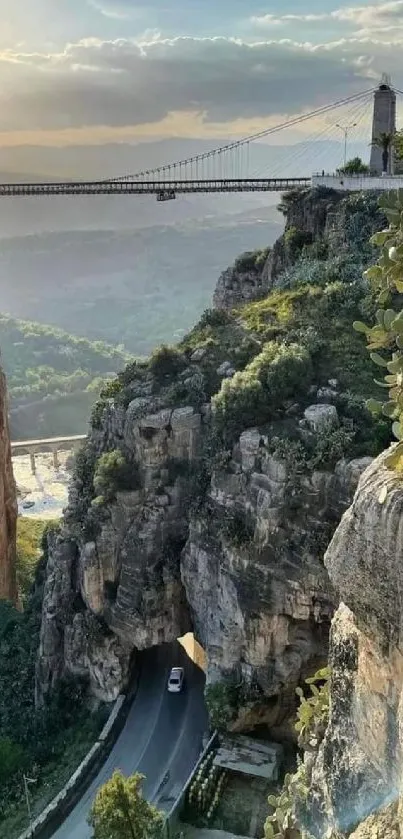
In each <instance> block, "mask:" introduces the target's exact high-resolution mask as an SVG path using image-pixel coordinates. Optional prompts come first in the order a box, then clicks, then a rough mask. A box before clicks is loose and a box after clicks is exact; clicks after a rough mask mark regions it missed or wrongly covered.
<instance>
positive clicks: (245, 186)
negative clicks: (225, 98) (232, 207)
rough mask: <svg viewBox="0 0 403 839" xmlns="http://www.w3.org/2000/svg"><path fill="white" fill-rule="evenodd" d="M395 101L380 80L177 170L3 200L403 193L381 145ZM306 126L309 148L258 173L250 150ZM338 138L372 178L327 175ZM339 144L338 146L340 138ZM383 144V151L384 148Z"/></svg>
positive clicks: (5, 190) (171, 166)
mask: <svg viewBox="0 0 403 839" xmlns="http://www.w3.org/2000/svg"><path fill="white" fill-rule="evenodd" d="M398 94H402V91H400V90H398V89H397V88H395V87H393V86H392V84H391V82H390V79H389V77H387V76H383V78H382V81H381V83H380V84H379V85H378V86H377V87H372V88H370V89H368V90H365V91H362V92H361V93H357V94H354V95H351V96H348V97H345V98H344V99H340V100H338V101H336V102H333V103H331V104H328V105H323V106H321V107H318V108H316V109H315V110H313V111H310V112H309V113H306V114H303V115H300V116H297V117H292V118H290V119H288V120H286V121H284V122H282V123H280V124H279V125H275V126H272V127H270V128H267V129H264V130H262V131H259V132H258V133H255V134H251V135H249V136H247V137H243V138H241V139H240V140H234V141H233V142H229V143H227V144H224V145H221V146H220V147H218V148H212V149H211V150H208V151H204V152H202V153H200V154H195V155H193V156H191V157H187V158H184V159H182V160H178V161H176V162H173V163H166V164H164V165H161V166H157V167H154V168H149V169H144V170H142V171H139V172H136V173H134V174H133V173H132V174H125V175H120V176H118V177H114V178H108V179H102V180H70V179H66V180H64V181H52V182H44V183H37V182H32V183H20V182H18V183H0V197H3V198H6V197H14V198H15V197H41V196H58V195H59V196H60V195H66V196H68V195H70V196H74V195H76V196H77V195H86V196H91V195H137V196H141V195H154V196H156V198H157V200H158V201H170V200H173V199H175V198H176V197H177V196H178V195H184V194H202V193H213V194H214V193H216V194H217V193H220V194H222V193H253V192H255V193H256V192H261V193H265V192H286V191H287V190H290V189H294V188H298V187H308V186H310V185H312V186H327V187H329V186H333V187H334V188H335V189H345V190H347V189H348V190H362V189H390V188H393V186H394V187H397V186H401V187H403V175H401V176H400V175H395V174H394V168H393V167H394V154H393V148H392V143H393V140H392V139H389V149H388V150H387V162H386V166H385V148H383V149H382V148H381V145H382V144H381V142H380V138H382V137H384V138H385V137H387V136H389V138H393V134H394V133H395V131H396V96H397V95H398ZM336 120H337V122H336ZM309 121H313V122H314V123H315V129H314V132H313V133H312V134H311V135H310V136H308V137H307V139H305V140H304V142H302V143H297V144H295V143H294V146H295V148H294V146H293V145H292V144H291V145H290V146H286V148H287V149H288V150H289V158H288V159H287V158H284V156H283V157H282V159H281V160H280V162H278V163H277V167H276V166H273V165H271V166H270V172H267V171H262V168H269V167H267V166H266V167H262V166H261V167H260V171H257V170H256V168H254V167H253V155H252V153H251V150H252V148H253V146H254V145H256V144H257V143H259V144H262V143H265V144H266V145H265V148H267V154H268V157H269V156H270V149H271V148H272V147H271V146H270V140H271V138H272V137H275V136H276V135H282V137H284V136H287V133H288V134H289V132H290V131H292V130H294V131H295V130H296V129H297V130H298V129H299V127H300V126H302V125H303V124H305V123H309ZM335 130H336V131H337V132H340V130H341V131H342V133H343V135H344V163H345V162H346V158H347V138H348V136H349V141H350V147H353V146H354V148H357V145H359V144H361V147H364V148H365V147H367V148H370V149H371V153H370V157H371V159H370V166H369V172H368V173H367V174H361V175H357V176H351V177H348V176H344V175H343V174H342V168H343V161H340V164H339V168H338V170H337V171H333V172H330V173H329V171H328V160H329V151H328V148H329V139H330V138H331V139H333V140H334V132H335ZM338 136H339V138H341V135H340V133H339V135H338ZM383 144H384V146H385V141H383ZM338 145H339V144H338ZM386 145H387V144H386ZM310 146H311V148H312V149H313V152H314V162H315V167H316V169H320V168H321V167H320V165H319V164H320V163H321V162H322V172H319V173H318V174H312V169H311V174H309V172H307V171H306V168H307V163H306V156H307V155H306V150H307V148H309V147H310ZM261 148H263V146H262V145H261ZM323 152H325V154H326V155H327V160H326V161H321V160H320V155H321V154H323ZM382 154H383V158H382ZM381 161H382V162H381ZM303 167H305V171H303V173H302V174H300V172H299V169H300V168H301V169H302V168H303ZM251 170H252V171H251ZM285 170H287V174H285ZM290 170H292V173H291V174H290Z"/></svg>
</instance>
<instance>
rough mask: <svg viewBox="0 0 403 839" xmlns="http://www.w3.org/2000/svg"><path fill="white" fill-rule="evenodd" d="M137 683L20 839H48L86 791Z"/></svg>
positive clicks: (119, 726) (118, 729)
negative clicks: (63, 784) (69, 775)
mask: <svg viewBox="0 0 403 839" xmlns="http://www.w3.org/2000/svg"><path fill="white" fill-rule="evenodd" d="M137 683H138V682H137V681H136V683H135V685H133V687H132V688H131V690H130V691H129V692H128V693H127V694H126V695H124V694H121V695H120V696H118V698H117V700H116V702H115V703H114V705H113V708H112V711H111V713H110V715H109V717H108V720H107V722H106V723H105V725H104V727H103V729H102V731H101V733H100V734H99V737H98V739H97V740H96V742H95V743H94V745H93V746H92V748H91V749H90V751H89V752H88V754H87V755H86V756H85V758H84V760H83V761H82V763H80V765H79V766H78V768H77V769H76V771H75V772H74V773H73V775H72V776H71V777H70V778H69V780H68V781H67V783H66V784H65V786H64V787H63V788H62V789H61V790H60V792H59V793H58V794H57V795H56V796H55V798H54V799H53V800H52V801H51V802H50V804H48V806H47V807H45V809H44V810H43V811H42V813H40V815H39V816H37V818H36V819H35V820H34V821H33V822H32V824H31V827H30V828H27V830H24V832H23V833H21V834H20V836H19V837H18V839H49V837H51V836H52V834H53V832H54V831H55V830H56V829H57V828H58V827H59V826H60V825H61V824H62V822H63V821H64V819H65V818H66V817H67V816H68V815H69V813H70V812H71V811H72V810H73V808H74V807H75V805H76V804H77V802H78V801H79V800H80V798H81V796H82V795H83V792H84V790H85V789H86V788H87V787H88V786H89V784H90V783H91V781H92V780H93V779H94V778H95V776H96V775H97V773H98V771H99V769H100V768H101V766H102V764H103V763H104V761H105V759H106V757H107V756H108V754H109V752H110V750H111V748H112V745H113V744H114V742H115V741H116V739H117V737H118V735H119V734H120V732H121V730H122V728H123V725H124V722H125V719H126V716H127V712H128V710H129V708H130V705H131V703H132V701H133V698H134V694H135V692H136V690H137Z"/></svg>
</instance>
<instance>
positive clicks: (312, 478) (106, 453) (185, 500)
mask: <svg viewBox="0 0 403 839" xmlns="http://www.w3.org/2000/svg"><path fill="white" fill-rule="evenodd" d="M281 206H282V210H283V212H284V214H285V217H286V224H285V232H284V234H283V235H282V236H281V237H280V239H279V240H278V241H277V242H276V243H275V245H274V246H273V248H272V249H268V250H267V251H259V252H256V253H248V254H245V255H243V256H242V257H240V258H239V259H238V260H237V261H236V263H235V265H234V266H233V267H232V268H230V269H228V270H227V271H226V272H224V274H223V275H222V276H221V277H220V279H219V281H218V284H217V287H216V291H215V295H214V308H213V309H211V310H207V311H206V312H205V313H204V315H203V316H202V318H201V319H200V321H199V323H198V324H197V325H196V326H195V327H194V328H193V329H192V330H191V331H190V332H189V333H188V334H187V335H186V336H185V337H184V338H183V339H182V340H181V342H180V343H179V344H178V345H177V346H176V347H166V346H163V347H161V348H159V349H158V350H155V351H154V353H153V354H152V355H151V356H150V358H149V359H148V360H147V361H135V362H132V363H130V364H129V365H128V366H127V367H126V369H125V370H124V371H123V372H121V373H119V374H118V376H117V378H116V379H114V380H113V381H111V382H110V383H108V384H107V386H106V387H105V388H104V390H103V391H102V393H101V397H100V399H99V401H98V402H97V403H96V404H95V406H94V409H93V411H92V417H91V427H90V432H89V435H88V440H87V443H86V445H85V447H84V449H83V450H82V451H81V452H80V453H79V455H78V456H77V460H76V466H75V471H74V475H73V479H72V482H71V486H70V491H69V503H68V506H67V509H66V511H65V514H64V517H63V519H62V521H61V524H60V527H59V528H58V530H56V531H54V532H53V533H51V534H50V535H49V536H48V559H47V569H46V578H45V581H44V591H43V604H42V620H41V628H40V647H39V655H38V660H37V665H36V702H37V706H38V707H39V708H41V707H45V706H46V703H47V702H48V700H49V698H50V697H51V696H52V693H53V692H54V690H55V689H56V688H57V686H58V685H59V684H60V683H61V681H62V680H63V679H64V678H65V677H66V676H67V677H69V678H73V679H79V680H84V682H85V683H86V684H87V685H88V686H89V691H90V694H91V696H92V697H93V698H94V697H95V699H97V700H101V701H103V702H111V701H113V700H114V699H116V697H117V696H118V694H119V693H120V692H121V691H122V690H123V689H124V688H125V687H126V685H127V683H128V681H129V679H130V674H131V668H132V667H133V665H135V663H136V658H137V656H138V655H139V653H140V652H141V651H143V650H146V649H148V648H150V647H155V646H157V645H161V644H165V643H166V644H168V643H171V642H172V641H175V640H176V639H177V638H178V637H180V636H182V635H183V634H184V633H186V632H188V631H193V632H194V634H195V636H196V638H197V640H198V641H199V642H200V644H201V645H202V647H203V648H204V650H205V652H206V655H207V662H208V670H207V688H206V699H207V705H208V707H209V708H210V710H211V709H212V708H213V706H214V703H216V702H217V699H218V701H219V704H220V707H221V711H222V714H221V723H222V719H223V717H225V726H226V728H228V729H229V730H231V731H238V732H247V733H254V732H260V733H261V731H262V729H263V728H264V729H265V731H267V732H268V734H269V736H270V737H272V738H273V739H274V740H276V739H277V740H284V741H288V742H290V741H291V742H292V743H294V745H295V744H296V735H295V731H294V726H293V722H294V718H295V713H296V708H297V704H298V700H297V697H296V692H295V691H296V688H298V687H300V686H301V685H303V684H304V681H305V679H306V678H307V677H309V676H312V675H313V674H314V673H315V672H316V671H317V670H319V669H320V668H322V667H324V666H325V664H326V663H327V661H328V660H329V662H330V665H331V671H332V676H331V679H330V692H331V697H332V699H331V710H330V716H329V723H328V726H327V730H326V731H323V732H322V734H321V736H322V738H323V739H322V740H321V742H319V740H320V738H319V736H318V742H317V743H316V746H315V749H313V750H311V752H307V753H306V754H305V763H304V766H305V770H304V771H305V772H306V777H307V778H308V779H309V797H308V803H309V807H308V808H306V810H304V808H303V806H299V809H298V814H299V818H300V826H301V828H302V829H305V828H306V830H307V831H312V835H313V836H315V837H320V839H323V837H324V836H325V835H326V836H327V837H332V839H336V837H339V836H348V835H354V836H355V839H358V837H360V839H364V837H370V836H371V837H375V836H377V834H376V833H375V832H374V831H375V830H377V829H378V826H377V824H376V823H375V826H374V830H373V832H372V833H371V832H367V833H366V832H365V830H366V829H367V827H368V825H367V827H365V824H364V822H365V819H366V817H367V815H368V813H371V811H372V810H375V809H377V808H378V806H380V805H383V804H384V803H386V804H387V803H388V801H387V800H386V799H387V798H388V795H389V796H392V794H393V793H396V790H397V789H398V788H399V784H400V775H399V765H400V764H399V761H400V749H401V735H400V728H399V724H400V718H399V715H400V704H401V684H400V682H401V672H400V671H401V664H400V657H401V653H400V651H399V631H398V630H399V627H400V622H401V615H402V610H401V604H400V599H399V598H400V594H399V592H400V583H401V581H400V576H399V575H400V571H399V562H400V553H399V551H400V548H399V535H400V529H399V528H400V520H401V516H400V507H401V491H400V487H399V479H398V477H396V476H390V474H389V473H388V472H387V471H386V469H385V467H384V461H383V458H384V455H383V454H381V453H382V451H383V450H384V449H385V448H386V447H387V446H388V445H389V443H390V440H391V429H390V422H389V420H388V419H387V418H386V417H384V416H382V415H377V416H374V415H372V414H370V413H369V411H368V410H367V409H366V407H365V400H366V399H368V398H370V397H373V396H374V395H377V394H378V389H377V386H376V385H375V384H374V381H373V379H374V371H373V366H372V362H371V360H370V358H369V356H368V354H367V351H366V348H365V342H364V341H363V340H362V336H361V335H359V334H357V333H355V332H354V331H353V329H352V322H353V321H354V320H363V319H364V320H366V321H367V320H371V319H372V317H373V315H374V313H375V310H376V308H377V306H376V296H375V295H374V293H373V291H372V290H371V288H370V286H369V284H368V283H366V282H365V281H364V280H363V279H362V272H363V270H364V269H365V268H366V267H367V266H368V265H369V264H371V263H373V262H374V261H375V260H376V250H375V248H374V247H373V246H372V245H370V244H369V239H370V236H371V234H372V233H373V232H375V231H376V230H380V229H381V228H382V227H384V225H385V218H384V216H383V213H382V212H381V211H380V210H379V208H378V197H377V195H375V194H374V195H371V194H370V195H368V194H367V195H366V196H365V197H364V196H361V195H350V196H349V195H347V196H342V195H340V194H339V193H335V192H333V191H331V190H321V191H315V192H312V191H311V190H309V191H302V192H298V193H295V194H290V195H288V196H284V199H283V202H282V205H281ZM374 458H375V460H374ZM384 485H387V486H388V494H387V501H386V503H385V504H383V505H380V502H379V493H380V492H381V490H382V487H383V486H384ZM357 487H358V489H357ZM351 504H352V506H350V505H351ZM343 514H344V515H343ZM340 520H341V524H339V523H340ZM329 543H330V544H329ZM324 555H325V562H324V561H323V557H324ZM374 580H375V581H376V585H374V584H373V583H374ZM390 592H393V597H392V596H391V595H390ZM340 601H342V603H341V605H340ZM392 630H393V631H392ZM329 637H330V641H329ZM399 679H400V681H399ZM235 685H236V686H237V689H236V691H234V689H233V688H234V686H235ZM212 722H213V723H214V719H212ZM323 791H324V792H323ZM347 793H348V795H347ZM395 797H396V796H395ZM397 806H398V805H397V804H396V803H395V801H393V802H392V803H391V804H390V812H389V811H387V812H386V816H385V814H381V815H380V817H379V818H380V819H381V820H382V819H385V818H389V816H390V813H392V815H391V816H390V818H391V819H392V820H393V819H394V821H395V824H397V822H396V818H397V817H396V813H395V811H397ZM346 812H347V813H348V817H347V816H345V814H346ZM307 813H308V815H307ZM343 814H344V815H343ZM372 818H375V817H372ZM360 820H361V821H363V826H362V828H358V830H361V832H358V833H356V834H352V830H355V828H356V827H357V824H358V822H359V821H360ZM381 823H382V822H379V824H381ZM391 823H392V822H391ZM397 829H398V828H397V827H396V830H397ZM368 830H369V831H371V830H372V827H371V825H370V826H369V828H368ZM393 830H395V827H393ZM326 831H327V833H326ZM331 831H333V832H331ZM363 831H364V832H363ZM307 835H308V834H307ZM382 835H385V836H386V837H388V836H389V834H388V833H385V834H382ZM398 835H399V834H398V833H396V832H395V834H393V833H391V834H390V836H391V837H393V839H395V836H396V837H398ZM284 836H286V839H289V837H290V836H291V834H289V835H287V834H286V833H285V834H284Z"/></svg>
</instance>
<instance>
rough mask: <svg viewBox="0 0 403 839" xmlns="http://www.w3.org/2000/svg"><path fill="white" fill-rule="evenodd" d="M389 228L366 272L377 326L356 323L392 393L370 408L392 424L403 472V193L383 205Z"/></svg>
mask: <svg viewBox="0 0 403 839" xmlns="http://www.w3.org/2000/svg"><path fill="white" fill-rule="evenodd" d="M379 204H380V206H381V208H382V209H383V211H384V213H385V215H386V217H387V220H388V222H389V226H388V228H387V229H385V230H383V231H382V232H379V233H376V234H375V235H374V237H373V239H372V242H373V244H375V245H377V246H378V247H380V248H381V255H380V257H379V259H378V261H377V264H376V265H374V266H373V267H371V268H369V269H368V270H367V271H366V274H365V276H366V279H367V280H368V281H369V282H370V283H371V285H372V287H373V289H374V291H375V294H376V296H377V300H378V304H379V308H378V310H377V312H376V318H375V323H374V325H373V326H367V324H365V323H363V322H362V321H355V322H354V324H353V326H354V329H355V330H356V331H357V332H359V333H362V334H364V335H365V336H366V339H367V347H368V350H369V351H370V358H371V360H372V361H373V363H374V364H375V365H376V366H377V367H380V368H382V369H383V370H384V380H383V381H377V380H376V383H377V384H378V385H379V386H380V387H383V388H385V389H386V390H387V391H388V400H387V401H385V402H382V401H381V400H379V399H373V398H371V399H370V400H369V401H368V402H367V407H368V409H369V410H370V411H372V412H373V413H374V414H375V415H381V414H383V415H384V416H386V417H388V418H389V419H391V420H392V431H393V434H394V436H395V438H396V439H397V440H398V441H399V443H398V444H397V446H395V447H394V449H393V452H392V453H391V455H390V456H389V457H388V458H387V465H389V466H390V467H391V468H394V469H397V470H399V471H402V468H403V310H402V309H401V308H399V309H395V308H394V304H396V303H398V301H399V295H400V294H402V293H403V275H402V269H403V221H402V218H403V216H402V213H403V190H399V191H396V192H389V193H386V194H384V195H383V196H382V198H381V199H380V201H379Z"/></svg>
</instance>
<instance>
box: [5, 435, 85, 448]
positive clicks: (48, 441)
mask: <svg viewBox="0 0 403 839" xmlns="http://www.w3.org/2000/svg"><path fill="white" fill-rule="evenodd" d="M86 439H87V435H86V434H75V435H73V436H72V437H46V438H42V439H40V440H14V441H12V442H11V451H12V452H13V451H14V450H15V449H24V448H28V447H29V446H41V445H42V446H49V445H50V446H57V445H61V446H62V445H63V444H64V443H76V442H78V441H80V440H86Z"/></svg>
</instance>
